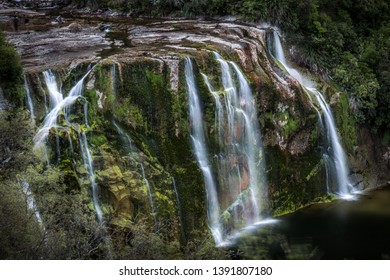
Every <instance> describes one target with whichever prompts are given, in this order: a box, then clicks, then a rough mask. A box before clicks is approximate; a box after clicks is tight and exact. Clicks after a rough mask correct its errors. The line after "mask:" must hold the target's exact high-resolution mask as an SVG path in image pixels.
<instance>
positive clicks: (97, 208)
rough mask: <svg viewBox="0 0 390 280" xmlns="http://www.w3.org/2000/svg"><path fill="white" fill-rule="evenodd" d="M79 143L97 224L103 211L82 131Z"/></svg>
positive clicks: (85, 138) (89, 154) (85, 139)
mask: <svg viewBox="0 0 390 280" xmlns="http://www.w3.org/2000/svg"><path fill="white" fill-rule="evenodd" d="M81 143H82V146H83V148H84V151H85V155H86V157H85V161H86V166H87V168H88V175H89V179H90V181H91V185H92V199H93V205H94V207H95V211H96V215H97V217H98V220H99V223H102V222H103V211H102V208H101V207H100V205H99V199H98V188H99V186H98V185H97V184H96V181H95V172H94V171H93V160H92V156H91V152H90V150H89V147H88V141H87V136H86V135H85V133H84V131H83V132H82V133H81Z"/></svg>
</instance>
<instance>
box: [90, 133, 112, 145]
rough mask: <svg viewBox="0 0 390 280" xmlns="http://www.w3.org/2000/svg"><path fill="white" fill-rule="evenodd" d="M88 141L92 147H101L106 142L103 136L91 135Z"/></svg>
mask: <svg viewBox="0 0 390 280" xmlns="http://www.w3.org/2000/svg"><path fill="white" fill-rule="evenodd" d="M88 140H89V142H90V143H91V144H92V145H94V146H101V145H103V144H105V143H107V142H108V140H107V137H106V136H105V135H104V134H92V135H90V136H89V137H88Z"/></svg>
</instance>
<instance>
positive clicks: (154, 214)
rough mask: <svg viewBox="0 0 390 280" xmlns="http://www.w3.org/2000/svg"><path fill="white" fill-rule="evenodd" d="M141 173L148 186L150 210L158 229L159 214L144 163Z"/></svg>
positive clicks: (155, 226)
mask: <svg viewBox="0 0 390 280" xmlns="http://www.w3.org/2000/svg"><path fill="white" fill-rule="evenodd" d="M141 171H142V178H143V180H144V182H145V185H146V188H147V191H148V198H149V204H150V208H152V216H153V220H154V228H155V229H157V217H156V214H157V212H156V207H155V206H154V201H153V196H152V190H151V188H150V184H149V180H148V179H147V178H146V175H145V169H144V166H143V164H142V163H141Z"/></svg>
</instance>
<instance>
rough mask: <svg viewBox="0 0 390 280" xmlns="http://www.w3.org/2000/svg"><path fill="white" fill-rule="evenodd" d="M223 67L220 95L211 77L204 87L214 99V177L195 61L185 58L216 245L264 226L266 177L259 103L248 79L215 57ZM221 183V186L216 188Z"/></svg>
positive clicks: (196, 147) (196, 142)
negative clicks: (262, 210)
mask: <svg viewBox="0 0 390 280" xmlns="http://www.w3.org/2000/svg"><path fill="white" fill-rule="evenodd" d="M214 57H215V59H216V60H217V61H218V62H219V63H220V66H221V74H222V88H223V90H222V91H220V92H218V91H216V90H215V89H214V87H213V86H212V84H211V82H210V80H209V78H208V77H207V75H206V74H204V73H202V77H203V79H204V82H205V84H206V85H207V87H208V89H209V92H210V93H211V95H212V96H213V98H214V100H215V128H216V131H217V133H216V134H217V143H218V148H217V151H216V152H217V154H216V155H215V156H214V159H216V160H213V162H214V164H215V166H216V173H215V178H214V177H213V173H212V170H211V166H210V163H209V161H208V158H207V147H206V141H205V136H204V130H203V125H202V122H201V121H200V120H202V112H201V109H200V103H199V97H198V93H197V90H196V86H195V78H194V74H193V70H192V64H191V60H190V59H188V58H187V59H186V69H185V71H186V81H187V87H188V93H189V100H190V101H189V104H190V118H191V126H192V135H191V137H192V140H193V147H194V151H195V155H196V158H197V161H198V164H199V166H200V168H201V170H202V172H203V176H204V178H205V183H206V189H207V199H208V210H209V224H210V228H211V230H212V232H213V234H214V239H215V241H216V243H217V244H222V243H224V242H227V241H228V240H229V239H230V238H231V237H232V236H233V235H235V234H236V233H237V232H239V231H240V230H242V229H243V228H246V227H248V226H250V225H253V224H256V223H258V222H260V220H261V217H260V210H261V209H262V208H261V207H262V205H261V204H262V202H263V200H264V197H263V196H264V193H265V192H266V190H265V183H266V176H265V174H264V160H263V151H262V141H261V134H260V130H259V128H258V125H257V113H256V109H255V100H254V99H253V97H252V93H251V89H250V87H249V85H248V82H247V81H246V79H245V77H244V75H243V74H242V73H241V71H240V69H239V68H238V66H237V65H236V64H235V63H234V62H228V61H225V60H224V59H223V58H222V57H221V56H220V55H219V54H217V53H214ZM216 182H217V183H218V184H216ZM217 185H218V187H217Z"/></svg>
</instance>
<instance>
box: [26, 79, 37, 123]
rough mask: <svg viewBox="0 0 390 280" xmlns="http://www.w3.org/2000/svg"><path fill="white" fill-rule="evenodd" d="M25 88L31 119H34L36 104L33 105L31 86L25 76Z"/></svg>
mask: <svg viewBox="0 0 390 280" xmlns="http://www.w3.org/2000/svg"><path fill="white" fill-rule="evenodd" d="M24 89H25V91H26V97H27V106H28V109H29V111H30V116H31V119H32V120H33V119H34V118H35V115H34V105H33V102H32V99H31V94H30V88H29V86H28V83H27V79H26V77H24Z"/></svg>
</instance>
